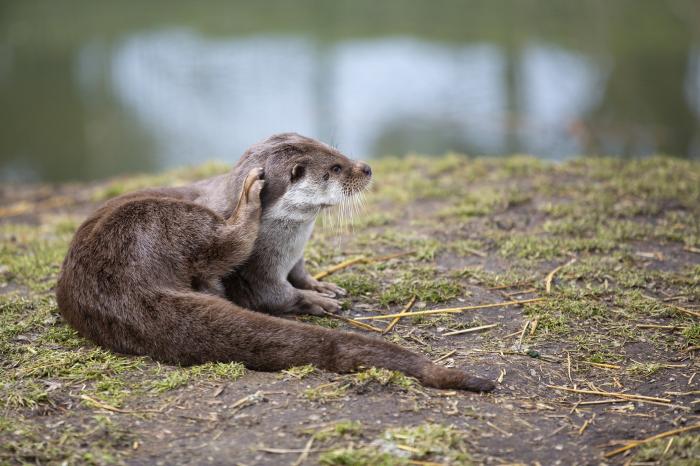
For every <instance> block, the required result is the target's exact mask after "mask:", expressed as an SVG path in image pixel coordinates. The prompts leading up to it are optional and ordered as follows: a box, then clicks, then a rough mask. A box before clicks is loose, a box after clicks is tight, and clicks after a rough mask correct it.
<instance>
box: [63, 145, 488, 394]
mask: <svg viewBox="0 0 700 466" xmlns="http://www.w3.org/2000/svg"><path fill="white" fill-rule="evenodd" d="M336 165H340V166H341V167H342V169H341V170H340V171H338V172H337V173H336V172H335V171H334V170H335V168H333V167H335V166H336ZM299 167H301V168H299ZM263 178H264V180H263ZM368 178H369V167H367V166H366V165H364V164H361V163H358V162H353V161H351V160H349V159H347V158H346V157H345V156H343V155H342V154H340V153H339V152H337V151H336V150H335V149H332V148H330V147H329V146H327V145H325V144H322V143H319V142H318V141H315V140H312V139H309V138H304V137H302V136H299V135H296V134H282V135H276V136H273V137H271V138H269V139H267V140H266V141H263V142H262V143H259V144H257V145H254V146H253V147H251V149H249V150H248V151H247V152H246V153H245V154H244V155H243V157H242V158H241V160H240V162H239V163H238V164H237V166H236V167H235V168H234V170H233V171H232V172H231V173H229V174H226V175H222V176H219V177H214V178H211V179H209V180H205V181H202V182H199V183H195V184H193V185H190V186H187V187H182V188H172V189H153V190H145V191H141V192H137V193H133V194H128V195H125V196H121V197H118V198H115V199H113V200H110V201H108V202H107V203H106V204H104V205H103V206H102V207H100V208H99V209H98V210H97V211H96V212H95V213H94V214H92V215H91V216H90V217H89V218H88V219H87V220H86V221H85V222H84V223H83V224H82V225H81V226H80V228H79V229H78V231H77V232H76V234H75V237H74V238H73V241H72V243H71V246H70V249H69V251H68V254H67V256H66V259H65V261H64V263H63V267H62V270H61V274H60V276H59V280H58V284H57V289H56V294H57V299H58V304H59V309H60V311H61V313H62V315H63V316H64V317H65V319H66V320H67V321H68V322H69V323H70V324H71V325H72V326H74V327H75V328H76V329H77V330H78V331H79V332H80V334H81V335H83V336H85V337H87V338H90V339H92V340H94V341H95V342H97V343H98V344H100V345H103V346H105V347H107V348H111V349H112V350H114V351H117V352H121V353H128V354H137V355H148V356H151V357H152V358H154V359H156V360H159V361H164V362H168V363H174V364H183V365H190V364H198V363H203V362H207V361H240V362H242V363H243V364H245V365H246V366H247V367H249V368H251V369H257V370H279V369H284V368H288V367H291V366H296V365H302V364H314V365H315V366H317V367H319V368H322V369H326V370H330V371H335V372H348V371H352V370H355V369H357V368H359V367H361V366H365V367H367V366H377V367H383V368H387V369H392V370H399V371H402V372H404V373H406V374H408V375H410V376H414V377H416V378H418V379H419V380H420V381H421V382H422V383H424V384H426V385H429V386H433V387H438V388H460V389H466V390H474V391H488V390H491V389H492V388H493V383H492V382H490V381H487V380H484V379H480V378H477V377H473V376H470V375H468V374H467V373H465V372H462V371H460V370H456V369H447V368H444V367H442V366H437V365H434V364H432V363H431V362H430V361H429V360H428V359H426V358H425V357H423V356H421V355H418V354H415V353H412V352H410V351H408V350H405V349H403V348H401V347H399V346H397V345H394V344H391V343H388V342H386V341H384V340H382V339H380V338H373V337H368V336H365V335H360V334H357V333H351V332H341V331H337V330H331V329H327V328H323V327H319V326H313V325H307V324H302V323H298V322H294V321H290V320H286V319H282V318H280V317H276V316H273V315H268V314H282V313H316V314H318V313H321V312H323V311H328V310H336V309H337V306H338V304H337V301H336V300H335V299H333V296H334V295H335V296H337V295H338V294H342V293H343V290H342V289H340V288H338V287H336V286H335V285H332V284H330V283H321V282H318V281H316V280H314V279H313V278H311V277H310V276H309V274H308V273H307V272H306V270H305V269H304V263H303V257H302V254H303V248H304V245H305V244H306V241H307V240H308V237H309V235H310V234H311V230H312V227H313V222H314V220H315V218H316V215H317V214H318V212H319V211H320V210H321V209H322V208H323V207H324V206H325V205H329V204H327V203H332V202H335V201H336V200H337V199H336V198H337V197H338V196H348V195H351V194H352V193H353V192H356V191H358V190H360V189H362V188H363V187H364V186H366V183H367V179H368ZM301 183H305V184H301ZM307 201H308V202H307ZM246 308H247V309H246ZM248 309H254V310H255V311H260V312H254V311H251V310H248ZM266 313H267V314H266Z"/></svg>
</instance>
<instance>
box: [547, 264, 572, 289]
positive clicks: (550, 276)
mask: <svg viewBox="0 0 700 466" xmlns="http://www.w3.org/2000/svg"><path fill="white" fill-rule="evenodd" d="M574 262H576V258H575V257H574V258H573V259H571V260H570V261H569V262H567V263H566V264H562V265H560V266H559V267H556V268H555V269H554V270H552V271H551V272H549V273H548V274H547V277H546V278H545V279H544V289H545V292H546V293H547V294H549V293H551V292H552V280H554V276H555V275H556V274H557V272H559V271H560V270H561V269H563V268H564V267H566V266H569V265H571V264H573V263H574Z"/></svg>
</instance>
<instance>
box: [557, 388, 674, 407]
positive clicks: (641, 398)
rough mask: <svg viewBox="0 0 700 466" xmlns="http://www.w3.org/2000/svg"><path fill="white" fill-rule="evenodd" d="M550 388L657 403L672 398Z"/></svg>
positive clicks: (667, 401)
mask: <svg viewBox="0 0 700 466" xmlns="http://www.w3.org/2000/svg"><path fill="white" fill-rule="evenodd" d="M546 387H548V388H553V389H555V390H563V391H566V392H572V393H581V394H584V395H600V396H609V397H613V398H621V399H623V400H635V401H655V402H657V403H670V402H671V400H669V399H667V398H658V397H655V396H646V395H633V394H629V393H620V392H604V391H602V390H582V389H578V388H569V387H561V386H558V385H546Z"/></svg>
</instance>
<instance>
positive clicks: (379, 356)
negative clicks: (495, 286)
mask: <svg viewBox="0 0 700 466" xmlns="http://www.w3.org/2000/svg"><path fill="white" fill-rule="evenodd" d="M158 307H160V309H159V311H160V312H158V315H159V317H160V318H158V319H157V320H156V321H154V322H153V324H154V325H155V326H157V327H158V328H157V329H153V331H149V332H148V334H149V341H150V344H148V348H147V349H146V351H145V352H146V354H148V355H150V356H151V357H153V358H155V359H158V360H161V361H165V362H170V363H180V364H186V365H189V364H198V363H203V362H208V361H238V362H241V363H243V364H244V365H245V366H246V367H249V368H251V369H253V370H264V371H275V370H281V369H287V368H289V367H292V366H298V365H304V364H313V365H315V366H316V367H319V368H321V369H326V370H329V371H333V372H349V371H352V370H355V369H357V368H358V367H360V366H365V367H369V366H376V367H381V368H385V369H390V370H397V371H401V372H403V373H405V374H407V375H409V376H412V377H415V378H417V379H418V380H419V381H421V383H423V384H424V385H427V386H431V387H436V388H450V389H463V390H471V391H477V392H479V391H490V390H492V389H493V388H494V384H493V382H491V381H489V380H485V379H481V378H478V377H473V376H471V375H468V374H467V373H465V372H462V371H460V370H456V369H448V368H445V367H442V366H438V365H436V364H433V363H432V362H431V361H430V360H428V359H427V358H425V357H423V356H420V355H418V354H415V353H413V352H411V351H408V350H406V349H403V348H401V347H400V346H397V345H394V344H392V343H389V342H387V341H384V340H382V339H380V338H373V337H368V336H364V335H359V334H356V333H352V332H342V331H338V330H331V329H327V328H324V327H319V326H315V325H308V324H302V323H299V322H294V321H288V320H283V319H280V318H277V317H272V316H268V315H265V314H261V313H258V312H252V311H249V310H246V309H243V308H240V307H238V306H236V305H234V304H233V303H231V302H229V301H227V300H225V299H222V298H218V297H216V296H211V295H207V294H203V293H196V292H172V293H167V294H165V295H164V296H163V298H162V299H160V300H159V302H158Z"/></svg>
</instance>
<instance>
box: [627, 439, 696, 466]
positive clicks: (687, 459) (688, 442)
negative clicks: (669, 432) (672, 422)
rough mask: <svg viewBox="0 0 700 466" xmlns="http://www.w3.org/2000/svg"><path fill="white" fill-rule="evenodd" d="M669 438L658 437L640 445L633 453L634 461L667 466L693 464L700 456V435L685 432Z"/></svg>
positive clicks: (691, 465)
mask: <svg viewBox="0 0 700 466" xmlns="http://www.w3.org/2000/svg"><path fill="white" fill-rule="evenodd" d="M669 440H670V439H666V438H664V439H658V440H654V441H653V442H649V443H645V444H643V445H640V446H639V447H638V448H637V449H636V453H635V454H634V462H635V463H636V462H638V463H643V464H664V465H668V466H695V465H697V464H698V458H700V435H697V434H686V435H682V436H679V437H673V442H671V444H670V446H669Z"/></svg>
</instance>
